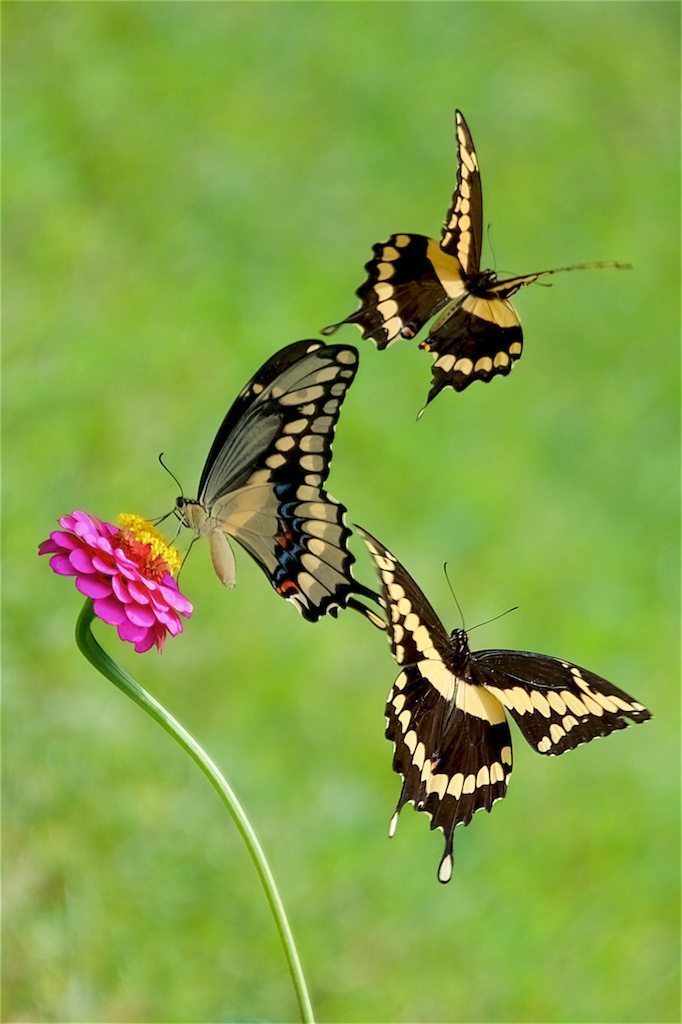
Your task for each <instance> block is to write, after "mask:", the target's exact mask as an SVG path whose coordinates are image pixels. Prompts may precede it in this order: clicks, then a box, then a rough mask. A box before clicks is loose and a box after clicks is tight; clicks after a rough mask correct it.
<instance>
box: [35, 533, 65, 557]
mask: <svg viewBox="0 0 682 1024" xmlns="http://www.w3.org/2000/svg"><path fill="white" fill-rule="evenodd" d="M57 551H61V548H59V547H57V545H56V544H55V542H54V541H53V540H52V538H51V537H50V538H49V539H48V540H44V541H43V542H42V544H39V545H38V554H39V555H52V554H54V553H55V552H57Z"/></svg>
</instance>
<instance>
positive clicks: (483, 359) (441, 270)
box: [322, 111, 621, 405]
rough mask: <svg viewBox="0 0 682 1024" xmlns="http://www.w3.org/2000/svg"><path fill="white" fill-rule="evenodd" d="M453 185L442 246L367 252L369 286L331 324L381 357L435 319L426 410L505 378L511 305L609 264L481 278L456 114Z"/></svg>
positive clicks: (513, 319)
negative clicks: (540, 283)
mask: <svg viewBox="0 0 682 1024" xmlns="http://www.w3.org/2000/svg"><path fill="white" fill-rule="evenodd" d="M455 125H456V136H457V153H458V170H457V185H456V188H455V192H454V194H453V197H452V202H451V205H450V209H449V210H448V213H447V216H446V218H445V223H444V225H443V229H442V233H441V238H440V241H437V240H436V239H434V238H429V237H427V236H425V235H417V234H408V233H406V232H403V233H398V234H393V235H391V236H390V238H388V240H387V241H386V242H381V243H378V244H376V245H374V246H373V252H374V256H373V258H372V259H371V260H369V262H368V263H366V264H365V270H366V271H367V279H366V281H364V282H363V284H362V285H360V287H359V288H358V289H357V291H356V295H357V296H358V298H359V299H360V302H361V305H360V308H359V309H358V310H356V311H355V312H354V313H351V314H350V316H348V317H346V318H345V319H344V320H341V321H340V322H339V323H337V324H330V325H329V326H328V327H325V328H323V330H322V333H323V334H331V333H333V332H334V331H335V330H336V329H337V328H338V327H340V326H341V324H344V323H352V324H355V326H357V327H358V328H359V329H360V331H361V332H362V336H363V338H368V339H370V340H371V341H373V342H374V343H375V345H376V346H377V348H379V349H384V348H387V347H388V346H390V345H391V344H393V342H394V341H396V340H397V339H399V338H406V339H411V338H414V337H416V335H417V334H418V333H419V332H420V331H421V330H422V328H423V327H424V326H425V325H426V324H427V322H428V321H429V320H431V319H432V318H433V317H434V316H435V315H436V314H438V313H441V315H440V316H439V318H438V320H437V321H436V322H435V323H434V324H433V326H432V328H431V330H430V333H429V335H428V337H427V338H426V339H425V341H423V342H422V343H421V345H420V346H419V347H420V348H421V349H423V350H425V351H427V352H430V353H431V354H432V356H433V358H434V365H433V368H432V374H433V383H432V386H431V389H430V391H429V394H428V397H427V401H426V404H427V405H428V404H429V402H431V401H432V400H433V399H434V398H435V397H436V395H437V394H438V393H439V392H440V391H441V390H442V389H443V388H445V387H451V388H453V389H454V390H455V391H463V390H464V389H465V388H467V387H468V386H469V385H470V384H473V382H474V381H476V380H480V381H484V382H485V381H489V380H492V378H493V377H495V376H497V375H502V376H506V375H507V374H509V373H510V371H511V368H512V366H513V364H514V363H515V362H516V361H517V360H518V359H519V358H520V356H521V353H522V350H523V332H522V329H521V324H520V322H519V318H518V316H517V314H516V311H515V310H514V308H513V306H512V305H511V303H510V302H509V301H508V300H509V297H510V296H511V295H513V294H514V293H515V292H517V291H518V290H519V289H520V288H522V287H523V286H524V285H529V284H533V282H534V281H537V279H538V277H540V276H542V275H544V274H555V273H558V272H559V271H560V270H562V271H563V270H577V269H587V268H588V267H601V266H603V267H606V266H612V267H617V266H621V265H620V264H615V263H592V264H575V265H574V266H571V267H561V268H556V269H553V270H542V271H537V272H534V273H532V274H523V275H520V276H517V277H512V278H509V279H507V280H502V281H500V280H498V279H497V275H496V273H495V271H493V270H481V269H480V261H481V249H482V242H483V197H482V192H481V176H480V172H479V167H478V158H477V156H476V151H475V149H474V144H473V140H472V138H471V132H470V131H469V128H468V126H467V123H466V121H465V120H464V116H463V115H462V113H461V112H460V111H456V114H455Z"/></svg>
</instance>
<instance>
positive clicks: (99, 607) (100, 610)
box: [94, 596, 126, 626]
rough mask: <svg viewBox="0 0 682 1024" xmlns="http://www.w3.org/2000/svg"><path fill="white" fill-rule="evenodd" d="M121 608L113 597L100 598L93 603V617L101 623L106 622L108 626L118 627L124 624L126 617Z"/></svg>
mask: <svg viewBox="0 0 682 1024" xmlns="http://www.w3.org/2000/svg"><path fill="white" fill-rule="evenodd" d="M123 607H124V606H123V605H122V604H121V603H120V602H119V601H117V600H116V598H115V597H113V596H110V597H101V598H99V599H97V600H95V602H94V609H95V615H97V616H98V617H99V618H100V619H102V620H103V622H108V623H109V625H110V626H120V624H121V623H122V622H125V620H126V615H125V612H124V611H123Z"/></svg>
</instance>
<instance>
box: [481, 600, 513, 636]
mask: <svg viewBox="0 0 682 1024" xmlns="http://www.w3.org/2000/svg"><path fill="white" fill-rule="evenodd" d="M518 607H519V606H518V605H517V604H515V605H514V607H513V608H507V610H506V612H500V614H499V615H494V616H493V617H492V619H486V620H485V622H477V623H476V625H475V626H472V627H471V629H470V630H469V632H470V633H471V630H473V629H478V627H479V626H487V625H488V623H489V622H497V620H498V619H501V618H502V617H503V616H505V615H509V612H515V611H518Z"/></svg>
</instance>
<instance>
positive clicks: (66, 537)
mask: <svg viewBox="0 0 682 1024" xmlns="http://www.w3.org/2000/svg"><path fill="white" fill-rule="evenodd" d="M50 539H51V540H53V541H54V542H55V544H58V545H59V547H60V548H66V549H67V550H68V551H71V550H72V549H73V548H77V547H78V545H79V544H80V541H79V540H77V539H76V537H74V535H73V534H72V533H64V532H63V531H62V530H53V531H52V533H51V534H50Z"/></svg>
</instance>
